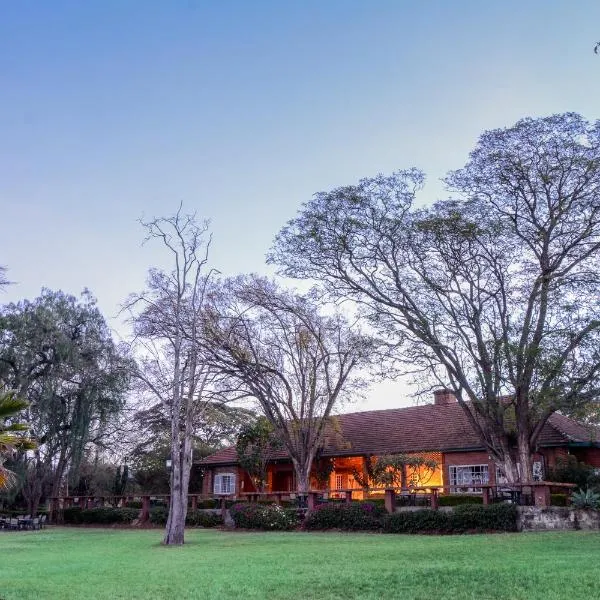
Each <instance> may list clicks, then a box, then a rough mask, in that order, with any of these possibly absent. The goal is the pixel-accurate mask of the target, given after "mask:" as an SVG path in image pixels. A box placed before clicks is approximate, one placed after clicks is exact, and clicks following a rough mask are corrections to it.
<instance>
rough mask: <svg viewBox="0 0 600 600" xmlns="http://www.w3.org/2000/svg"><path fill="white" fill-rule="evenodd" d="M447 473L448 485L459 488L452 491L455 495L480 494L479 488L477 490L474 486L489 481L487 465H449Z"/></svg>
mask: <svg viewBox="0 0 600 600" xmlns="http://www.w3.org/2000/svg"><path fill="white" fill-rule="evenodd" d="M448 473H449V475H450V485H455V486H459V488H460V489H453V490H452V492H453V493H455V494H456V493H459V494H468V493H474V492H481V488H477V487H476V484H478V483H488V482H489V480H490V477H489V471H488V466H487V465H460V466H459V465H456V466H454V465H451V466H450V467H448Z"/></svg>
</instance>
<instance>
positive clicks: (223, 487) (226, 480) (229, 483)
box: [214, 473, 235, 496]
mask: <svg viewBox="0 0 600 600" xmlns="http://www.w3.org/2000/svg"><path fill="white" fill-rule="evenodd" d="M214 493H215V495H221V496H230V495H232V494H235V473H217V475H215V485H214Z"/></svg>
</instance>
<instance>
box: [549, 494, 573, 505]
mask: <svg viewBox="0 0 600 600" xmlns="http://www.w3.org/2000/svg"><path fill="white" fill-rule="evenodd" d="M567 498H568V496H567V494H550V505H551V506H568V505H569V503H568V500H567Z"/></svg>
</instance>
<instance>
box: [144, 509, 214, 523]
mask: <svg viewBox="0 0 600 600" xmlns="http://www.w3.org/2000/svg"><path fill="white" fill-rule="evenodd" d="M168 517H169V511H168V510H167V509H166V508H153V509H152V510H150V523H152V524H153V525H166V523H167V518H168ZM185 524H186V527H218V526H219V525H223V517H222V516H221V515H220V514H219V513H213V512H206V511H203V510H188V512H187V515H186V518H185Z"/></svg>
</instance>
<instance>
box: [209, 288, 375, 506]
mask: <svg viewBox="0 0 600 600" xmlns="http://www.w3.org/2000/svg"><path fill="white" fill-rule="evenodd" d="M219 298H220V300H221V304H220V305H218V306H215V307H214V309H213V313H212V317H211V318H209V319H207V321H206V323H205V325H206V331H207V340H209V342H210V347H209V352H210V353H211V361H212V362H213V364H214V365H215V366H216V367H218V368H219V369H220V370H221V371H222V372H223V373H225V374H226V375H227V376H228V377H229V378H230V381H231V384H232V386H233V388H234V389H236V390H237V391H238V393H240V394H244V395H247V396H249V397H253V398H255V399H256V400H257V401H258V404H259V405H260V407H261V409H262V411H263V413H264V415H265V416H266V418H267V419H268V420H269V421H270V422H271V423H272V425H273V427H274V428H275V430H276V431H277V432H278V435H280V436H281V440H282V444H283V446H284V447H285V449H286V450H287V452H288V453H289V455H290V458H291V460H292V462H293V464H294V468H295V471H296V476H297V489H298V493H299V494H300V496H301V497H302V496H305V495H306V493H307V491H308V490H309V487H310V472H311V467H312V464H313V460H314V458H315V455H316V453H317V451H318V450H319V447H320V445H321V444H322V441H323V436H324V433H325V428H326V425H327V423H328V419H329V416H330V415H331V412H332V410H333V408H334V407H335V406H336V405H337V404H338V403H339V402H340V401H341V400H342V399H343V398H348V397H349V396H350V394H351V393H352V392H355V391H356V390H357V389H358V388H360V386H361V385H362V380H361V379H360V378H359V377H358V368H359V367H360V366H361V365H364V364H365V363H366V362H367V360H368V358H369V348H370V341H369V339H368V338H366V337H364V336H362V335H360V334H359V333H357V332H355V331H354V330H353V328H352V327H351V326H350V325H349V324H348V322H347V321H346V320H345V319H344V318H343V317H342V316H341V315H339V314H334V315H331V316H324V315H322V314H320V313H319V312H318V311H317V310H316V308H315V306H314V304H313V303H311V301H310V299H309V298H307V297H303V296H300V295H297V294H294V293H291V292H287V291H284V290H282V289H280V288H279V287H278V286H277V285H276V284H275V283H273V282H271V281H268V280H266V279H261V278H258V277H250V278H239V279H237V280H234V281H229V282H228V283H227V284H226V287H225V289H224V290H223V292H222V293H221V294H220V296H219Z"/></svg>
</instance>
